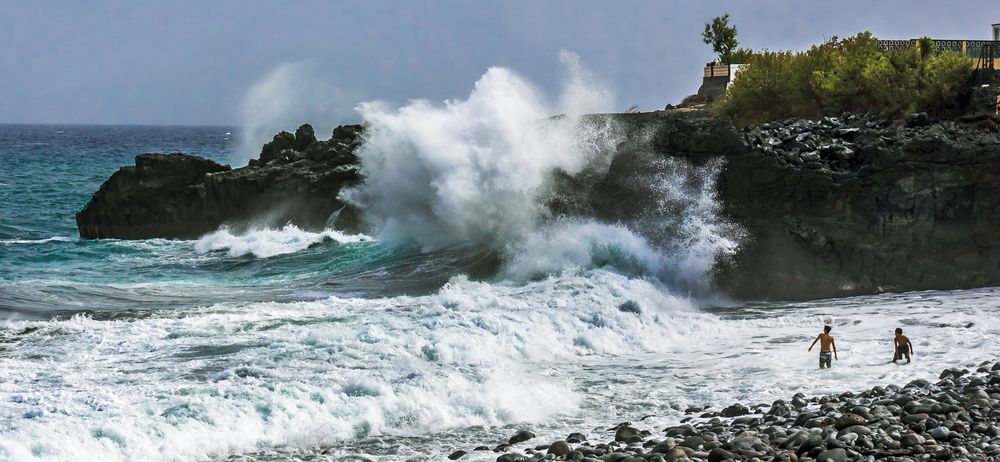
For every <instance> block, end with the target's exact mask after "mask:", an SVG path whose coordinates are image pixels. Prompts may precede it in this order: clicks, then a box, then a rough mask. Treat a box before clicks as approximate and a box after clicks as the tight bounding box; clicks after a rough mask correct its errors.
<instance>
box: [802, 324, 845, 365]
mask: <svg viewBox="0 0 1000 462" xmlns="http://www.w3.org/2000/svg"><path fill="white" fill-rule="evenodd" d="M832 329H833V328H832V327H830V326H823V333H822V334H819V335H817V336H816V340H813V342H812V345H809V350H807V351H812V349H813V347H814V346H816V342H819V368H820V369H822V368H823V367H831V357H832V358H833V359H837V360H839V358H837V343H836V342H834V341H833V336H832V335H830V330H832ZM831 350H832V351H831Z"/></svg>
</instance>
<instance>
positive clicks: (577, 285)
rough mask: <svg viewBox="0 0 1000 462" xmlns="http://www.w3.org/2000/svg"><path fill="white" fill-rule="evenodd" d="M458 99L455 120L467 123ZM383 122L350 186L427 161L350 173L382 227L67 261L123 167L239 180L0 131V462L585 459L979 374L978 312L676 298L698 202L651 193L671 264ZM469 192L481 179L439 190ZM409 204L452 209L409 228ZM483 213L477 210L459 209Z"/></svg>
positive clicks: (166, 136) (222, 152)
mask: <svg viewBox="0 0 1000 462" xmlns="http://www.w3.org/2000/svg"><path fill="white" fill-rule="evenodd" d="M487 77H489V75H487ZM502 77H504V76H494V78H495V79H496V80H502V79H501V78H502ZM480 83H483V82H480ZM489 83H490V82H488V81H487V82H486V83H485V84H483V86H488V84H489ZM477 85H479V84H477ZM501 87H502V85H501ZM500 96H501V99H503V100H504V101H506V102H505V104H509V100H510V98H509V95H506V94H503V93H502V92H501V94H500ZM466 103H468V105H467V106H461V105H459V107H455V106H450V109H449V110H451V111H452V113H451V114H450V115H449V116H451V117H455V118H461V119H463V120H465V119H468V120H476V116H477V114H476V113H475V111H477V110H478V109H477V107H478V106H476V105H475V104H471V103H476V102H475V101H472V100H470V101H468V102H466ZM463 104H465V103H463ZM476 104H483V103H482V102H481V101H480V102H479V103H476ZM487 106H488V105H487ZM539 110H542V109H539ZM379 111H382V110H381V109H372V108H369V112H368V114H367V119H368V120H369V121H376V122H379V123H382V124H383V126H385V127H390V128H391V130H387V131H385V132H382V133H381V135H378V136H375V137H373V139H372V141H370V143H369V145H368V147H367V148H365V149H367V150H363V151H362V153H361V155H362V159H363V162H365V159H375V160H379V159H381V160H383V161H384V160H395V163H392V162H389V163H388V164H391V165H396V166H400V165H407V166H413V164H402V162H404V160H401V159H399V158H393V157H392V155H391V154H390V152H392V150H393V149H397V150H398V149H403V150H404V151H405V150H407V149H411V150H413V149H415V150H417V151H419V152H422V153H428V152H446V153H447V154H448V155H447V156H446V157H441V158H435V157H433V156H410V157H407V159H410V160H405V162H417V161H420V162H422V163H421V164H420V168H407V169H401V170H405V171H404V172H402V173H400V172H396V171H394V170H392V169H388V168H386V167H384V165H387V163H386V162H382V163H377V162H376V163H374V164H372V165H382V166H383V167H382V168H383V170H381V171H379V172H380V173H381V174H382V176H381V177H382V178H390V179H392V180H391V181H390V180H387V181H384V182H383V183H378V182H376V183H375V184H376V186H378V187H379V188H380V189H378V190H377V191H368V192H367V194H361V193H359V197H362V196H363V197H367V199H363V200H368V201H370V203H371V204H373V210H376V211H379V212H380V213H382V214H383V216H385V217H388V219H387V220H386V221H385V222H384V223H383V226H382V227H381V229H382V232H380V233H373V235H371V236H368V235H347V234H343V233H340V232H337V231H334V230H326V231H322V232H311V231H306V230H301V229H298V228H296V227H295V226H292V225H288V226H285V227H283V228H280V229H258V230H253V231H249V232H246V233H243V234H234V233H231V232H230V231H229V230H226V229H221V230H219V231H217V232H214V233H210V234H208V235H206V236H204V237H202V238H200V239H198V240H194V241H170V240H162V239H150V240H138V241H121V240H80V239H79V238H78V237H77V230H76V227H75V222H74V213H75V212H76V211H77V210H79V209H80V208H81V207H82V206H83V205H84V204H85V203H86V202H87V200H88V199H89V198H90V195H91V194H92V193H93V192H94V191H96V190H97V189H98V187H99V186H100V185H101V183H102V182H103V181H104V180H105V179H106V178H107V177H108V176H109V175H111V174H112V173H113V172H114V171H115V170H116V169H118V168H119V167H120V166H123V165H130V164H131V163H132V160H133V157H134V156H135V155H137V154H140V153H143V152H175V151H181V152H188V153H193V154H198V155H202V156H205V157H208V158H211V159H214V160H217V161H219V162H223V163H232V164H233V165H234V166H238V165H242V164H243V163H245V161H246V159H247V158H248V156H249V155H252V154H253V153H247V152H245V151H244V150H241V148H240V146H241V143H239V142H238V141H237V140H236V135H233V133H237V131H238V130H237V129H236V128H232V127H146V126H59V125H0V460H16V461H21V460H78V461H89V460H93V461H117V460H123V461H124V460H144V461H159V460H162V461H178V460H241V461H244V460H246V461H250V460H254V461H256V460H262V461H263V460H309V461H318V460H364V459H371V460H427V459H429V460H442V459H444V457H445V456H446V455H447V454H449V453H451V452H452V451H454V450H456V449H464V450H466V451H469V452H470V455H468V456H466V457H465V458H463V460H494V459H495V458H496V454H495V453H493V452H490V451H485V452H484V451H472V449H473V448H474V447H477V446H481V445H486V446H490V447H493V446H495V445H497V444H499V443H502V442H506V440H507V438H508V437H510V436H511V435H513V434H514V433H515V432H516V431H518V430H520V429H530V430H531V431H533V432H534V433H535V434H537V435H538V436H539V437H540V438H539V441H552V440H555V439H559V438H565V436H566V435H567V434H568V433H569V432H574V431H580V432H583V433H585V434H587V435H588V436H591V437H592V438H594V439H598V438H605V439H607V438H608V437H609V435H612V434H613V432H611V431H609V429H610V428H611V427H612V426H614V425H615V424H617V423H619V422H623V421H629V422H633V423H634V424H636V425H639V426H641V427H643V428H651V429H657V428H661V427H663V426H665V425H668V424H676V423H677V422H678V421H680V420H681V419H683V418H684V417H686V416H687V415H688V414H685V411H686V410H688V409H689V408H697V409H702V408H704V407H705V406H712V407H713V408H715V409H720V408H722V407H725V406H728V405H730V404H733V403H736V402H740V403H743V404H746V405H753V404H760V403H764V404H769V403H770V402H771V401H773V400H775V399H779V398H783V399H787V398H789V397H790V396H791V395H792V394H794V393H797V392H801V393H805V394H807V395H813V394H822V393H833V392H841V391H847V390H857V389H862V388H864V387H870V386H874V385H886V384H890V383H895V384H905V383H906V382H909V381H911V380H913V379H928V380H936V379H937V374H938V373H939V372H940V371H941V370H942V369H943V368H946V367H955V366H975V365H978V364H979V363H980V362H983V361H992V360H995V359H996V356H997V353H998V350H1000V346H998V344H997V342H996V341H995V339H996V336H997V334H998V330H1000V316H998V313H1000V310H998V308H1000V293H998V290H997V289H993V288H984V289H976V290H962V291H940V292H917V293H903V294H892V293H887V294H881V295H872V296H863V297H854V298H844V299H834V300H817V301H810V302H797V303H793V302H747V301H739V300H731V299H728V298H726V297H725V296H724V294H719V293H714V292H712V291H711V290H710V287H709V286H707V285H704V284H701V285H699V286H698V287H699V289H698V290H695V289H693V288H692V287H694V286H693V285H692V283H691V281H693V280H704V278H705V277H707V274H708V271H709V270H710V269H711V261H712V259H711V258H710V257H712V256H713V255H715V252H731V251H733V250H734V248H735V247H734V245H735V244H734V243H733V242H729V241H727V239H723V238H721V237H720V234H719V233H720V231H719V230H720V229H722V228H720V227H719V226H718V225H719V218H718V217H714V218H713V217H711V216H706V215H705V214H708V215H711V213H712V211H713V210H714V209H713V208H712V207H711V201H712V199H713V198H712V195H711V191H710V189H711V188H708V190H699V191H696V194H694V195H690V194H687V195H685V194H680V195H678V193H677V191H675V190H674V189H672V187H671V185H673V184H674V182H676V181H677V178H673V177H666V178H663V185H661V186H662V187H661V188H659V189H656V190H657V191H660V192H661V193H662V194H666V195H671V194H672V196H671V197H673V200H675V201H676V200H683V201H689V202H691V203H692V204H694V205H697V206H696V207H690V208H682V209H681V210H683V211H684V212H683V213H685V214H686V215H685V217H684V218H685V219H684V220H681V221H682V225H683V226H682V227H681V228H680V229H686V230H687V231H688V233H687V234H686V235H685V236H684V238H683V239H667V241H668V242H669V245H663V244H662V242H663V241H662V239H661V240H660V241H655V242H654V240H653V239H645V238H643V236H642V235H641V234H640V233H637V232H633V229H634V228H633V227H630V225H629V224H627V223H626V224H601V223H596V222H592V221H587V220H579V219H576V220H562V221H558V222H557V224H555V225H547V224H542V223H539V222H538V220H535V219H533V218H532V217H533V216H534V215H533V213H534V212H533V211H532V208H533V207H534V206H533V205H531V204H530V202H531V201H530V195H531V194H532V192H533V191H534V190H533V189H532V188H531V187H529V186H531V185H530V184H529V185H528V186H525V185H523V184H520V185H516V187H510V185H509V184H508V182H505V181H501V180H504V179H505V178H506V179H509V178H507V177H504V176H503V175H502V174H501V173H502V172H507V171H509V170H510V169H512V168H514V167H512V166H511V164H504V163H499V164H493V165H486V164H484V162H483V161H482V160H483V159H486V158H493V157H482V158H477V157H476V156H477V155H483V156H495V155H496V153H497V152H496V151H489V152H485V153H484V152H480V150H475V149H473V150H469V149H464V148H461V146H459V148H455V149H451V148H448V147H449V146H451V147H454V146H457V145H460V144H461V143H460V142H459V140H452V139H448V138H447V137H442V136H437V137H436V138H433V140H435V142H433V143H432V142H431V141H430V140H431V138H429V137H430V136H431V135H434V134H435V133H439V132H435V130H439V129H440V127H438V126H436V125H435V121H434V119H433V118H427V117H421V118H420V119H419V120H421V121H423V122H421V123H422V124H423V125H420V127H419V130H415V131H414V132H413V133H410V134H409V135H408V136H411V139H413V140H416V142H414V143H411V144H408V145H406V146H408V147H406V146H403V145H400V144H399V143H393V142H392V141H393V140H394V139H398V137H399V136H402V135H406V134H407V133H408V132H406V130H407V129H406V127H412V126H413V121H411V120H409V119H407V117H408V116H407V114H409V113H408V112H406V111H400V112H398V113H395V112H392V113H388V112H379ZM470 112H472V113H470ZM486 112H488V111H486ZM410 113H412V111H411V112H410ZM425 115H426V114H425ZM439 115H441V114H439ZM445 115H448V114H445ZM480 115H481V114H480ZM535 116H536V114H535V112H534V109H532V110H528V111H527V112H526V114H525V117H528V118H531V117H535ZM440 125H441V127H446V126H449V125H450V124H449V123H447V120H445V121H443V122H441V124H440ZM494 125H495V124H494ZM462 129H463V130H464V132H465V133H469V132H470V131H472V132H475V129H476V127H475V126H473V127H462ZM418 132H419V133H420V134H422V135H421V136H425V137H428V138H427V139H426V140H425V139H423V138H419V137H417V136H416V135H415V134H414V133H418ZM401 134H402V135H401ZM379 136H382V138H379ZM393 136H395V137H397V138H393ZM497 136H498V135H497V133H496V132H491V133H484V134H481V136H478V135H477V136H475V137H474V138H475V139H478V140H489V141H488V142H489V143H494V144H493V145H492V146H497V145H496V139H498V138H497ZM499 138H500V139H502V140H511V139H518V140H522V141H518V143H522V142H528V143H529V145H527V147H526V146H524V145H521V144H516V145H513V146H506V145H504V144H503V143H500V145H499V147H497V148H496V149H501V148H505V149H508V150H511V149H513V150H516V151H518V152H521V151H526V152H532V153H537V152H541V151H539V150H538V149H535V150H532V149H528V148H532V147H538V146H542V145H538V146H536V145H534V144H530V143H542V142H544V143H551V142H552V140H553V138H552V137H545V139H542V140H534V141H532V140H528V141H523V139H522V138H523V137H510V136H506V137H504V136H500V137H499ZM421 140H423V141H426V143H424V144H426V145H428V146H433V147H434V149H430V148H427V149H423V148H421V146H423V144H421V143H420V141H421ZM556 141H558V142H560V143H562V142H563V141H565V140H562V141H560V140H559V139H556ZM570 144H572V143H570ZM401 146H403V147H401ZM442 146H444V147H442ZM544 146H550V145H544ZM544 146H543V147H544ZM566 146H569V145H566ZM404 148H405V149H404ZM421 149H423V150H421ZM566 149H575V148H572V147H571V146H570V147H567V148H566ZM542 151H544V150H542ZM410 154H412V153H410ZM463 156H465V157H463ZM470 156H471V157H470ZM467 158H472V159H479V160H480V161H478V162H468V163H462V162H461V159H467ZM534 158H535V157H531V158H530V159H534ZM414 159H416V160H414ZM526 159H529V158H524V159H520V161H521V163H522V164H523V163H524V162H526V161H527V160H526ZM564 161H565V159H563V160H558V159H557V161H554V162H540V163H537V165H535V166H534V167H533V168H535V169H536V170H539V169H541V170H544V169H550V168H552V167H553V166H557V167H563V166H564V164H565V162H564ZM455 165H460V166H461V168H455ZM533 165H534V164H533ZM372 168H374V169H375V170H378V167H372ZM435 168H441V169H443V170H440V171H438V170H434V169H435ZM470 169H471V170H470ZM476 169H478V170H476ZM533 171H534V170H533ZM435 172H443V173H440V174H439V173H435ZM470 172H473V173H475V175H474V176H473V177H474V178H476V179H477V181H476V182H472V183H470V182H463V181H458V180H459V179H461V178H465V177H463V175H466V176H467V175H468V174H469V173H470ZM514 172H515V173H517V174H518V177H519V178H521V177H525V175H527V176H530V175H528V173H530V172H525V171H518V170H516V168H514ZM366 173H368V174H372V173H373V170H371V169H369V170H368V171H367V172H366ZM404 174H405V175H404ZM490 174H493V175H494V176H493V177H490V176H489V175H490ZM702 174H703V175H708V178H709V179H710V178H711V172H702ZM392 175H397V176H396V177H393V176H392ZM400 175H402V176H400ZM425 177H426V178H425ZM408 181H409V183H413V184H416V185H417V186H413V187H414V188H418V189H416V190H419V191H423V192H424V193H426V194H425V196H426V197H428V198H430V199H428V200H431V201H435V200H438V199H440V198H441V197H447V198H448V200H450V201H456V202H454V203H451V202H444V203H437V202H435V207H429V208H420V207H419V205H420V204H418V203H417V202H418V199H417V198H420V197H425V196H422V195H421V194H412V193H407V190H405V188H406V187H407V185H408V184H409V183H408ZM539 181H540V180H539ZM710 184H711V183H709V185H710ZM428 185H432V186H433V188H432V189H427V188H428ZM481 185H490V187H489V188H486V189H483V187H482V186H481ZM420 188H423V189H420ZM414 191H415V190H414ZM411 192H412V191H411ZM404 193H405V194H404ZM363 197H362V198H363ZM394 197H395V199H393V198H394ZM498 197H499V198H500V199H499V200H498V199H497V198H498ZM525 198H527V199H525ZM359 200H360V199H359ZM518 201H521V202H518ZM477 204H488V207H484V208H482V210H488V211H491V212H490V213H487V214H486V215H483V214H482V213H471V214H469V213H466V212H469V211H472V212H476V211H477V210H480V209H477ZM428 210H431V211H432V212H433V213H434V215H433V216H434V219H430V218H428V217H429V216H430V215H426V214H427V213H430V212H428ZM497 210H499V211H500V215H499V216H500V217H501V218H504V220H503V223H502V224H503V226H500V227H497V226H493V225H490V223H489V219H491V217H492V218H495V216H494V215H491V213H493V212H495V211H497ZM418 212H419V213H424V214H425V215H423V216H420V215H415V214H417V213H418ZM414 216H418V217H421V218H418V219H413V217H414ZM646 218H647V221H648V219H649V217H646ZM408 220H409V221H408ZM421 226H422V228H420V229H419V230H414V227H421ZM723 228H724V227H723ZM670 229H678V228H677V226H674V227H672V228H670ZM449 233H452V234H449ZM706 233H707V235H708V236H709V237H711V238H710V239H709V238H705V237H704V236H703V235H702V234H706ZM486 235H488V236H490V239H493V240H486V241H484V240H483V239H481V238H482V236H486ZM401 236H404V237H408V238H401ZM442 236H447V237H449V238H448V239H442ZM476 236H478V238H477V237H476ZM699 236H701V237H699ZM734 239H735V238H734ZM497 242H500V245H497ZM656 242H660V244H657V243H656ZM706 247H711V249H709V250H708V251H707V253H706ZM706 255H707V256H708V257H709V258H706ZM498 259H499V263H498ZM498 265H499V267H498ZM702 282H704V281H702ZM696 285H697V284H696ZM706 287H708V288H709V289H707V290H706ZM824 324H831V325H833V332H832V334H833V335H834V336H835V338H836V339H837V346H838V350H839V360H837V361H835V362H834V366H833V368H832V369H829V370H819V369H818V368H817V353H816V350H813V351H812V352H807V351H806V349H807V347H808V346H809V343H810V342H811V341H812V339H813V338H814V337H815V336H816V334H818V333H819V332H820V331H821V329H822V327H823V325H824ZM897 326H898V327H902V328H903V329H904V331H905V333H906V334H907V335H908V336H909V337H910V338H911V339H912V341H913V343H914V347H915V348H914V350H915V355H914V362H913V363H912V364H910V365H907V366H897V365H893V364H887V363H888V361H889V360H890V359H891V355H892V331H893V329H894V328H895V327H897ZM695 415H696V414H695Z"/></svg>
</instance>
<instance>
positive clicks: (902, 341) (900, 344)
mask: <svg viewBox="0 0 1000 462" xmlns="http://www.w3.org/2000/svg"><path fill="white" fill-rule="evenodd" d="M892 344H893V345H894V346H895V347H896V353H895V354H894V355H892V362H896V361H899V360H900V359H903V356H906V364H910V354H912V353H913V344H912V343H910V338H909V337H907V336H905V335H903V329H902V328H900V327H897V328H896V338H894V339H892Z"/></svg>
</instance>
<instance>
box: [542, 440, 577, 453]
mask: <svg viewBox="0 0 1000 462" xmlns="http://www.w3.org/2000/svg"><path fill="white" fill-rule="evenodd" d="M572 452H573V446H570V445H569V443H567V442H565V441H556V442H554V443H552V444H550V445H549V448H548V451H546V453H547V454H552V455H555V456H568V455H570V453H572Z"/></svg>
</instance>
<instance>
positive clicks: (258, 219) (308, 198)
mask: <svg viewBox="0 0 1000 462" xmlns="http://www.w3.org/2000/svg"><path fill="white" fill-rule="evenodd" d="M361 130H362V128H361V126H359V125H348V126H340V127H337V128H336V129H334V131H333V135H332V137H331V138H330V139H329V140H325V141H320V140H317V139H316V136H315V134H314V133H313V128H312V127H311V126H309V125H303V126H301V127H299V129H298V130H297V131H296V132H295V134H294V135H293V134H291V133H288V132H281V133H279V134H277V135H275V137H274V139H273V140H272V141H271V142H269V143H267V144H266V145H264V148H263V149H262V150H261V153H260V157H259V158H258V159H254V160H253V161H251V162H250V164H249V165H248V166H246V167H242V168H236V169H232V168H230V167H229V166H228V165H219V164H218V163H215V162H213V161H211V160H207V159H203V158H200V157H196V156H191V155H187V154H180V153H175V154H142V155H139V156H137V157H136V164H135V166H128V167H122V168H121V169H120V170H118V171H117V172H115V173H114V174H113V175H112V176H111V178H109V179H108V180H107V181H106V182H105V183H104V184H103V185H101V189H100V190H99V191H97V192H96V193H95V194H94V196H93V197H92V198H91V200H90V202H88V203H87V205H86V206H85V207H84V208H83V210H81V211H80V212H78V213H77V214H76V222H77V226H78V227H79V229H80V236H81V237H83V238H88V239H95V238H117V239H148V238H167V239H195V238H198V237H200V236H202V235H204V234H206V233H209V232H212V231H215V230H216V229H218V228H219V227H220V226H230V227H232V228H234V229H240V228H244V227H248V226H260V227H275V226H277V227H280V226H283V225H284V224H286V223H294V224H296V225H297V226H299V227H301V228H304V229H322V228H323V227H324V226H325V225H326V224H328V223H327V222H328V220H331V219H332V220H334V221H335V222H336V225H337V226H338V227H340V228H341V229H346V230H355V229H356V227H357V225H358V223H357V214H356V213H353V212H354V211H353V210H352V209H351V208H350V207H349V206H348V205H347V204H345V203H344V202H342V201H340V200H339V199H338V198H337V195H338V193H339V192H340V190H341V189H342V188H344V187H347V186H352V185H356V184H358V183H359V182H360V181H361V177H360V175H359V174H358V159H357V157H355V155H354V149H355V148H356V147H357V146H358V144H359V143H360V133H361Z"/></svg>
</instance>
